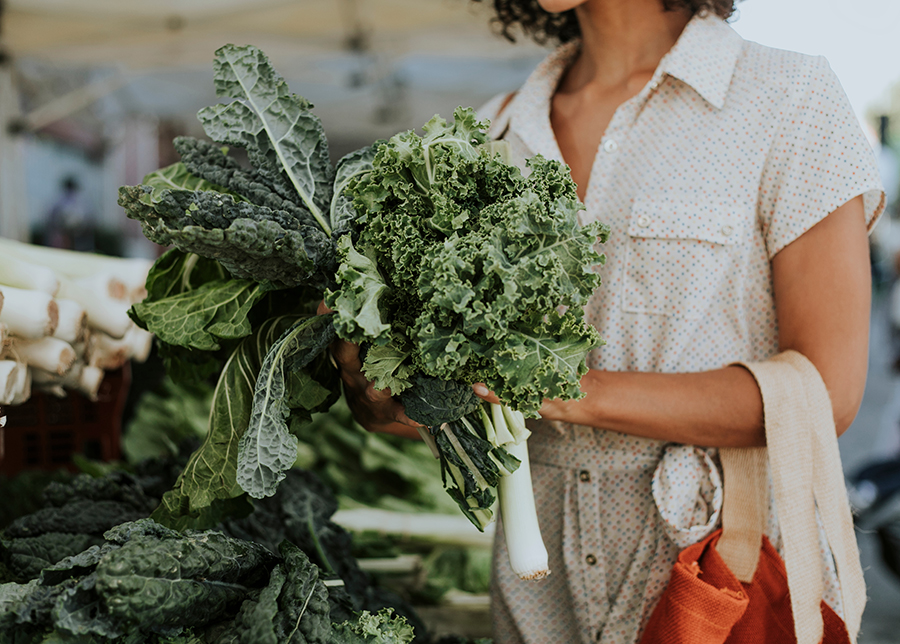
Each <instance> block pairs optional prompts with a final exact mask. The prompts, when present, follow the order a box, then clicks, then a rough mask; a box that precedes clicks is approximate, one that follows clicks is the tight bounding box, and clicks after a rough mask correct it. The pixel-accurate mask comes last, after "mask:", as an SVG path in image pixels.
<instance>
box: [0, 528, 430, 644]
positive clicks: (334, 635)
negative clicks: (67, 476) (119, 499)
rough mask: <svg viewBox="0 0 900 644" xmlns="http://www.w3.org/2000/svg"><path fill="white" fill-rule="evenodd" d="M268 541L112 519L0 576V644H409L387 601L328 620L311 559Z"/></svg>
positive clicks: (409, 633)
mask: <svg viewBox="0 0 900 644" xmlns="http://www.w3.org/2000/svg"><path fill="white" fill-rule="evenodd" d="M278 550H279V553H280V556H279V555H275V554H273V553H272V552H270V551H269V550H267V549H266V548H265V547H263V546H261V545H258V544H256V543H253V542H249V541H244V540H241V539H235V538H232V537H229V536H226V535H225V534H223V533H221V532H217V531H205V532H200V531H186V532H184V533H180V532H176V531H174V530H170V529H168V528H165V527H163V526H161V525H159V524H157V523H155V522H154V521H152V520H150V519H142V520H139V521H134V522H129V523H122V524H120V525H117V526H115V527H114V528H112V529H110V530H108V531H107V532H106V533H105V534H104V535H103V542H102V544H101V545H99V546H97V545H94V546H91V547H90V548H88V549H86V550H84V551H83V552H81V553H79V554H76V555H74V556H70V557H66V558H65V559H63V560H61V561H59V562H58V563H56V564H54V565H52V566H49V567H46V568H44V569H43V571H42V572H41V573H40V577H39V578H37V579H34V580H32V581H30V582H29V583H27V584H16V583H8V584H2V585H0V643H2V644H13V643H15V644H20V643H21V644H25V643H32V642H34V643H37V642H45V641H52V642H60V643H63V642H68V643H72V644H75V643H84V642H96V643H98V644H99V643H101V642H107V641H116V642H133V643H134V644H144V643H148V644H149V643H152V642H158V643H164V642H170V643H172V644H174V643H175V642H179V643H184V644H189V643H191V644H257V643H262V642H271V643H273V644H275V643H278V644H289V643H290V644H314V643H316V644H343V643H346V644H351V643H353V644H361V643H363V642H384V643H390V642H396V643H397V644H402V643H403V642H411V641H412V639H413V631H412V628H411V627H410V626H409V625H408V624H407V623H406V621H405V620H404V619H403V618H400V617H394V616H393V615H392V613H391V611H390V610H389V609H384V610H382V611H380V612H379V613H377V614H372V613H369V612H368V611H363V612H362V613H361V614H359V615H358V616H357V617H356V618H355V619H351V620H348V621H344V622H341V623H338V624H333V623H332V621H331V608H330V605H329V590H328V588H327V587H326V585H325V583H323V581H322V580H321V579H319V569H318V568H317V566H316V565H315V564H313V563H311V562H310V560H309V558H308V557H307V556H306V555H305V554H304V553H303V551H302V550H300V549H299V548H297V547H296V546H294V545H292V544H291V543H290V542H289V541H283V542H282V543H281V545H280V546H279V549H278Z"/></svg>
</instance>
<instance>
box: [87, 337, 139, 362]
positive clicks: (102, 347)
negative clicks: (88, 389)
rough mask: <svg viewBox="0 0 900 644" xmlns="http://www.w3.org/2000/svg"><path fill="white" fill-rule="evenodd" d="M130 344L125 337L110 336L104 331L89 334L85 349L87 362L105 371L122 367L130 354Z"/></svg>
mask: <svg viewBox="0 0 900 644" xmlns="http://www.w3.org/2000/svg"><path fill="white" fill-rule="evenodd" d="M130 352H131V346H130V344H129V343H128V340H127V334H126V337H125V338H112V337H110V336H108V335H107V334H105V333H101V332H95V333H93V334H91V339H90V342H89V343H88V349H87V354H86V356H85V357H86V358H87V363H88V364H89V365H91V366H92V367H98V368H100V369H105V370H107V371H112V370H113V369H118V368H119V367H122V366H123V365H124V364H125V363H126V362H128V358H129V356H130Z"/></svg>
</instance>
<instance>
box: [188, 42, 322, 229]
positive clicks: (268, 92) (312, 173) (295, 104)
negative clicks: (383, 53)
mask: <svg viewBox="0 0 900 644" xmlns="http://www.w3.org/2000/svg"><path fill="white" fill-rule="evenodd" d="M213 67H214V73H215V83H216V93H217V94H218V95H219V96H222V97H231V98H236V99H238V100H236V101H234V102H232V103H229V104H227V105H221V104H220V105H214V106H211V107H207V108H204V109H202V110H200V112H199V113H198V115H197V116H198V117H199V118H200V120H201V122H202V123H203V127H204V129H205V130H206V133H207V134H208V135H209V137H210V138H212V139H214V140H216V141H219V142H222V143H227V144H229V145H239V146H241V147H244V148H246V150H247V152H248V154H249V155H250V161H251V163H253V165H254V166H256V168H257V169H258V171H259V172H260V175H261V176H264V177H265V178H266V179H267V180H269V181H270V182H271V183H272V185H273V187H274V188H275V189H276V190H277V191H278V192H279V193H281V194H282V196H284V197H285V198H289V195H291V194H296V195H297V196H299V197H300V200H301V201H302V202H303V204H304V205H305V206H306V208H308V209H309V212H310V214H312V216H313V217H314V218H315V220H316V221H317V222H318V224H319V226H321V228H322V230H323V231H325V232H326V233H328V234H331V226H330V225H329V223H328V220H327V213H328V211H329V206H330V203H331V196H332V189H333V180H334V169H333V168H332V167H331V161H330V159H329V157H328V141H327V139H326V138H325V131H324V130H323V128H322V124H321V122H320V121H319V119H318V117H317V116H315V115H313V114H312V113H311V112H310V111H309V109H310V108H311V107H312V105H311V104H310V103H309V101H307V100H306V99H304V98H302V97H300V96H297V95H296V94H291V92H290V90H289V89H288V86H287V83H285V82H284V79H283V78H282V77H281V76H280V75H279V74H278V72H276V71H275V69H274V68H273V67H272V65H271V64H270V63H269V60H268V59H267V58H266V56H265V54H263V53H262V52H261V51H260V50H259V49H257V48H256V47H252V46H245V47H236V46H234V45H225V46H224V47H221V48H220V49H219V50H218V51H216V59H215V62H214V64H213Z"/></svg>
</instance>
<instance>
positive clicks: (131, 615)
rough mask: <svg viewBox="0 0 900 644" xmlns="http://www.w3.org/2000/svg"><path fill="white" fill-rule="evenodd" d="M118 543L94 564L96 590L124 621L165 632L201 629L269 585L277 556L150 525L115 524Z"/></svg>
mask: <svg viewBox="0 0 900 644" xmlns="http://www.w3.org/2000/svg"><path fill="white" fill-rule="evenodd" d="M107 539H109V540H111V541H113V542H117V543H120V544H121V547H120V548H117V549H115V550H111V551H110V552H109V553H107V554H106V555H105V556H103V558H102V559H101V560H100V562H99V563H98V564H97V568H96V571H95V574H96V592H97V593H98V594H99V595H100V596H101V597H102V598H103V601H104V605H105V607H106V609H107V610H108V611H109V614H110V615H111V616H112V617H113V618H114V619H116V620H117V621H120V622H121V623H125V624H130V625H131V626H133V627H136V628H139V629H143V630H147V631H150V632H156V633H161V634H172V635H174V634H177V633H178V632H180V630H181V629H182V628H184V627H188V626H201V625H203V624H207V623H209V622H211V621H214V620H215V619H217V618H219V617H221V616H222V615H224V614H225V613H226V611H228V610H229V608H230V607H233V606H235V605H236V604H239V603H240V602H241V601H243V600H244V599H245V598H246V596H247V593H248V589H249V588H252V587H256V586H259V585H261V584H262V583H265V580H266V579H267V578H268V573H269V569H270V568H271V567H272V565H273V564H274V563H275V562H274V556H273V555H272V553H270V552H269V551H268V550H267V549H265V548H264V547H262V546H260V545H257V544H254V543H250V542H246V541H240V540H237V539H232V538H230V537H227V536H225V535H224V534H222V533H220V532H215V531H208V532H195V531H188V532H186V533H184V534H182V533H178V532H175V531H173V530H169V529H167V528H164V527H163V526H160V525H158V524H156V523H154V522H153V521H151V520H149V519H147V520H144V521H138V522H134V523H131V524H125V525H123V526H118V527H117V528H116V529H115V530H113V531H110V532H109V533H108V534H107Z"/></svg>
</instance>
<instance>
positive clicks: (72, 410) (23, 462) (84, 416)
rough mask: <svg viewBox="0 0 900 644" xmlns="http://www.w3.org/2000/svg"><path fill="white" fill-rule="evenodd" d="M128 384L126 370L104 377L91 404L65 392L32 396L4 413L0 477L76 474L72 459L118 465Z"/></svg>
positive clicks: (34, 394) (72, 393)
mask: <svg viewBox="0 0 900 644" xmlns="http://www.w3.org/2000/svg"><path fill="white" fill-rule="evenodd" d="M130 382H131V372H130V370H129V367H128V365H127V364H126V366H125V367H123V368H122V369H118V370H116V371H110V372H107V374H106V377H105V378H104V379H103V382H102V383H101V385H100V390H99V392H98V395H97V400H96V401H94V402H92V401H90V400H88V399H87V398H86V397H85V396H83V395H82V394H80V393H78V392H74V391H68V392H67V393H68V395H67V396H66V397H65V398H57V397H56V396H53V395H52V394H48V393H44V392H40V391H35V392H33V393H32V396H31V398H30V399H29V400H28V401H27V402H25V403H23V404H21V405H16V406H12V407H4V410H3V411H4V413H5V414H6V425H5V426H4V427H2V428H0V474H3V475H5V476H15V475H16V474H18V473H19V472H22V471H24V470H45V471H50V470H56V469H60V468H66V469H69V470H72V471H74V470H75V469H76V468H75V466H74V464H73V462H72V457H73V455H75V454H81V455H82V456H85V457H86V458H89V459H92V460H98V461H112V460H117V459H119V457H120V455H121V450H120V437H121V433H122V410H123V408H124V405H125V399H126V397H127V396H128V387H129V385H130Z"/></svg>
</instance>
